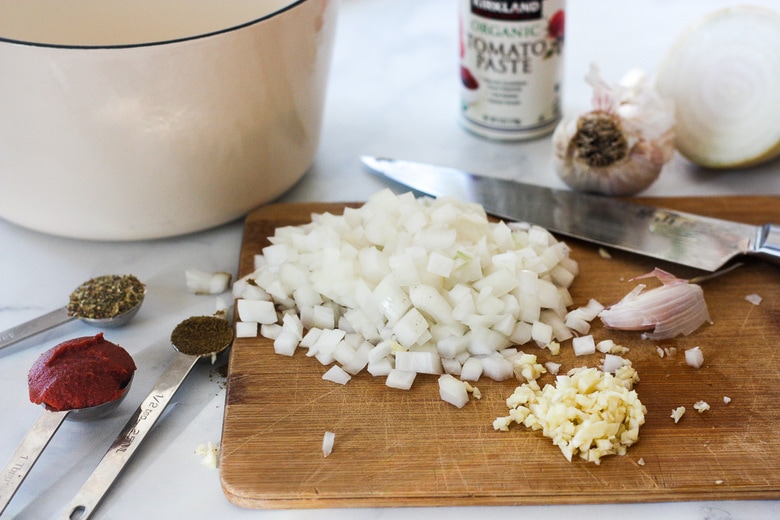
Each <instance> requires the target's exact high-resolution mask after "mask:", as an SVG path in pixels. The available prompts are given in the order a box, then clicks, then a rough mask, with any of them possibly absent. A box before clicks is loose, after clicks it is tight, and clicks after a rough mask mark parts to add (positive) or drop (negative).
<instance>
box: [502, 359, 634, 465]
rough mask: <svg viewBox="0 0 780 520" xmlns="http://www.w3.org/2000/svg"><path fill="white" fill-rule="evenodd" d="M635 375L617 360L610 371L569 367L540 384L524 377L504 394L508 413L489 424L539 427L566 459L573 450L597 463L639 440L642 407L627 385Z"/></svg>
mask: <svg viewBox="0 0 780 520" xmlns="http://www.w3.org/2000/svg"><path fill="white" fill-rule="evenodd" d="M638 379H639V378H638V377H637V374H636V371H635V370H634V369H633V368H632V367H631V365H630V364H629V363H626V364H622V363H621V366H620V367H619V368H617V367H616V370H615V373H614V374H610V373H607V372H604V371H601V370H598V369H596V368H587V367H580V368H575V369H572V370H570V371H569V373H568V374H566V375H562V376H557V377H556V382H555V385H550V384H548V385H545V386H544V388H540V387H539V384H538V383H537V382H536V381H530V382H528V383H525V384H523V385H522V386H519V387H517V389H515V391H514V393H513V394H512V395H511V396H510V397H509V398H508V399H507V401H506V402H507V406H508V407H509V415H508V416H506V417H499V418H497V419H496V420H495V421H494V422H493V428H495V429H496V430H502V431H507V430H509V427H510V425H511V424H512V423H517V424H522V425H524V426H526V427H527V428H531V429H532V430H542V433H543V434H544V436H545V437H549V438H550V439H552V441H553V444H555V445H556V446H558V447H559V448H560V449H561V452H562V453H563V455H564V456H565V457H566V459H567V460H569V461H571V460H572V457H573V456H574V455H579V456H580V457H581V458H582V459H584V460H586V461H588V462H593V463H595V464H599V463H600V462H601V458H602V457H604V456H607V455H625V454H626V452H627V450H628V447H629V446H631V445H632V444H634V443H635V442H636V441H637V440H638V439H639V427H640V426H642V425H643V424H644V423H645V414H646V413H647V410H646V409H645V406H644V405H643V404H642V402H641V401H640V400H639V397H638V395H637V393H636V391H634V390H633V385H634V383H635V382H636V381H638Z"/></svg>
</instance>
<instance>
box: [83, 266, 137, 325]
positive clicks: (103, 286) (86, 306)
mask: <svg viewBox="0 0 780 520" xmlns="http://www.w3.org/2000/svg"><path fill="white" fill-rule="evenodd" d="M145 292H146V287H145V286H144V284H143V283H141V281H140V280H138V278H136V277H135V276H133V275H131V274H130V275H124V276H120V275H116V274H109V275H105V276H98V277H97V278H92V279H90V280H87V281H86V282H84V283H83V284H81V285H79V286H78V287H77V288H76V290H74V291H73V292H72V293H70V300H69V302H68V315H69V316H76V317H78V318H87V319H92V320H104V319H108V318H114V317H116V316H119V315H120V314H122V313H124V312H127V311H129V310H130V309H132V308H133V307H135V306H136V305H138V304H139V303H141V300H143V298H144V294H145Z"/></svg>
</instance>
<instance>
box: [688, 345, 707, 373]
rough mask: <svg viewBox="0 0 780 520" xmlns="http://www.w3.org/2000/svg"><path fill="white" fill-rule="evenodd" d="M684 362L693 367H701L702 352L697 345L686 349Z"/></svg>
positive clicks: (702, 362) (702, 361)
mask: <svg viewBox="0 0 780 520" xmlns="http://www.w3.org/2000/svg"><path fill="white" fill-rule="evenodd" d="M685 362H686V363H687V364H688V366H691V367H693V368H701V366H702V365H703V364H704V353H703V352H702V351H701V349H700V348H699V347H693V348H689V349H686V350H685Z"/></svg>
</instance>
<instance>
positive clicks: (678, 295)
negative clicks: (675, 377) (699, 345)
mask: <svg viewBox="0 0 780 520" xmlns="http://www.w3.org/2000/svg"><path fill="white" fill-rule="evenodd" d="M643 278H657V279H658V280H659V281H660V282H661V283H662V285H661V286H660V287H656V288H654V289H650V290H648V291H645V288H646V287H645V285H644V284H639V285H637V286H636V287H634V289H633V290H632V291H631V292H629V293H628V294H627V295H625V296H624V297H623V298H622V299H621V300H620V301H619V302H617V303H616V304H614V305H610V306H608V307H607V308H605V309H604V310H603V311H601V312H600V313H599V318H601V321H602V322H603V323H604V326H605V327H606V328H608V329H616V330H637V331H644V332H643V333H642V338H644V339H652V340H662V339H670V338H674V337H675V336H678V335H680V334H682V335H684V336H687V335H689V334H691V333H693V332H694V331H695V330H696V329H698V328H699V327H700V326H701V325H703V324H704V323H705V322H709V323H711V322H712V321H711V320H710V314H709V311H708V309H707V303H706V302H705V301H704V292H703V291H702V288H701V286H699V285H697V284H693V283H689V282H688V281H687V280H683V279H680V278H677V277H676V276H674V275H672V274H670V273H667V272H666V271H664V270H662V269H658V268H655V269H654V270H653V271H651V272H649V273H647V274H644V275H641V276H637V277H635V278H632V279H631V281H633V280H640V279H643Z"/></svg>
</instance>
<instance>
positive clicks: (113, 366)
mask: <svg viewBox="0 0 780 520" xmlns="http://www.w3.org/2000/svg"><path fill="white" fill-rule="evenodd" d="M135 369H136V366H135V363H134V362H133V358H132V357H131V356H130V354H128V353H127V351H126V350H125V349H123V348H122V347H120V346H119V345H116V344H114V343H111V342H110V341H107V340H105V339H103V333H102V332H101V333H99V334H97V335H96V336H86V337H83V338H76V339H72V340H69V341H65V342H63V343H60V344H59V345H57V346H55V347H53V348H51V349H49V350H47V351H46V352H44V353H43V354H41V356H40V357H39V358H38V360H37V361H36V362H35V363H34V364H33V366H32V368H31V369H30V373H29V375H28V378H27V381H28V386H29V390H30V401H32V402H33V403H35V404H44V405H45V406H46V408H48V409H49V410H52V411H63V410H73V409H79V408H88V407H91V406H98V405H101V404H103V403H107V402H109V401H112V400H114V399H117V398H118V397H119V396H121V395H122V391H123V390H124V388H125V387H126V386H127V385H128V383H129V382H130V379H131V378H132V376H133V372H134V371H135Z"/></svg>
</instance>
